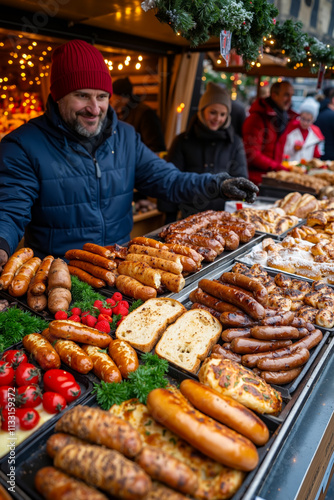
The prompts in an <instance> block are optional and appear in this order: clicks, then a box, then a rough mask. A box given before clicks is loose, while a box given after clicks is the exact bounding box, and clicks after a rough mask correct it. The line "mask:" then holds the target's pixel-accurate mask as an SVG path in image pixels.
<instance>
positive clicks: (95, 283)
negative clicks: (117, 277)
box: [68, 265, 106, 288]
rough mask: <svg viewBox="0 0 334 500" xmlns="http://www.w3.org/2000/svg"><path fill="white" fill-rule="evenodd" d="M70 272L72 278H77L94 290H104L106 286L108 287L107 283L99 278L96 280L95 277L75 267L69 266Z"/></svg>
mask: <svg viewBox="0 0 334 500" xmlns="http://www.w3.org/2000/svg"><path fill="white" fill-rule="evenodd" d="M68 270H69V272H70V275H71V276H77V277H78V278H79V280H80V281H83V282H84V283H88V285H90V286H91V287H93V288H103V287H104V286H106V282H105V281H103V280H100V279H99V278H95V277H94V276H92V275H91V274H89V273H87V272H86V271H83V270H82V269H80V268H79V267H73V266H70V265H69V266H68Z"/></svg>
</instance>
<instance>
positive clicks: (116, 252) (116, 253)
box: [104, 243, 128, 260]
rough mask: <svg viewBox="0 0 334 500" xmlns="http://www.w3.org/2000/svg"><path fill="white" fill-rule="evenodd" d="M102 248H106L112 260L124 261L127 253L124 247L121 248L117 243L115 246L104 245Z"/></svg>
mask: <svg viewBox="0 0 334 500" xmlns="http://www.w3.org/2000/svg"><path fill="white" fill-rule="evenodd" d="M104 248H107V249H108V250H110V251H111V256H112V258H113V259H121V260H124V259H125V257H126V255H127V253H128V249H127V248H126V247H122V246H121V245H118V244H117V243H115V245H106V246H105V247H104Z"/></svg>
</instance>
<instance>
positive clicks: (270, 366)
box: [257, 347, 310, 372]
mask: <svg viewBox="0 0 334 500" xmlns="http://www.w3.org/2000/svg"><path fill="white" fill-rule="evenodd" d="M309 357H310V351H309V350H308V349H306V347H299V348H298V349H296V350H295V351H294V352H292V353H291V354H289V355H287V356H281V357H279V358H275V359H274V358H273V359H268V358H263V359H259V361H258V362H257V368H259V369H260V370H266V371H272V372H279V371H287V370H292V369H293V368H298V367H299V366H302V365H304V364H305V363H307V361H308V360H309Z"/></svg>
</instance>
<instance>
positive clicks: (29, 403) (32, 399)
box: [16, 385, 43, 408]
mask: <svg viewBox="0 0 334 500" xmlns="http://www.w3.org/2000/svg"><path fill="white" fill-rule="evenodd" d="M42 397H43V396H42V392H41V390H40V388H39V387H38V386H37V385H21V387H19V388H18V389H17V391H16V406H17V407H18V408H35V407H36V406H38V405H39V404H41V402H42Z"/></svg>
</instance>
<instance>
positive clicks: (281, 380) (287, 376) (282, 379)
mask: <svg viewBox="0 0 334 500" xmlns="http://www.w3.org/2000/svg"><path fill="white" fill-rule="evenodd" d="M302 369H303V368H301V367H300V368H294V369H293V370H287V371H281V372H266V371H261V372H260V377H261V378H263V380H265V381H266V382H268V384H276V385H285V384H289V383H290V382H292V381H293V380H295V378H297V377H298V375H299V374H300V372H301V371H302Z"/></svg>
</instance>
